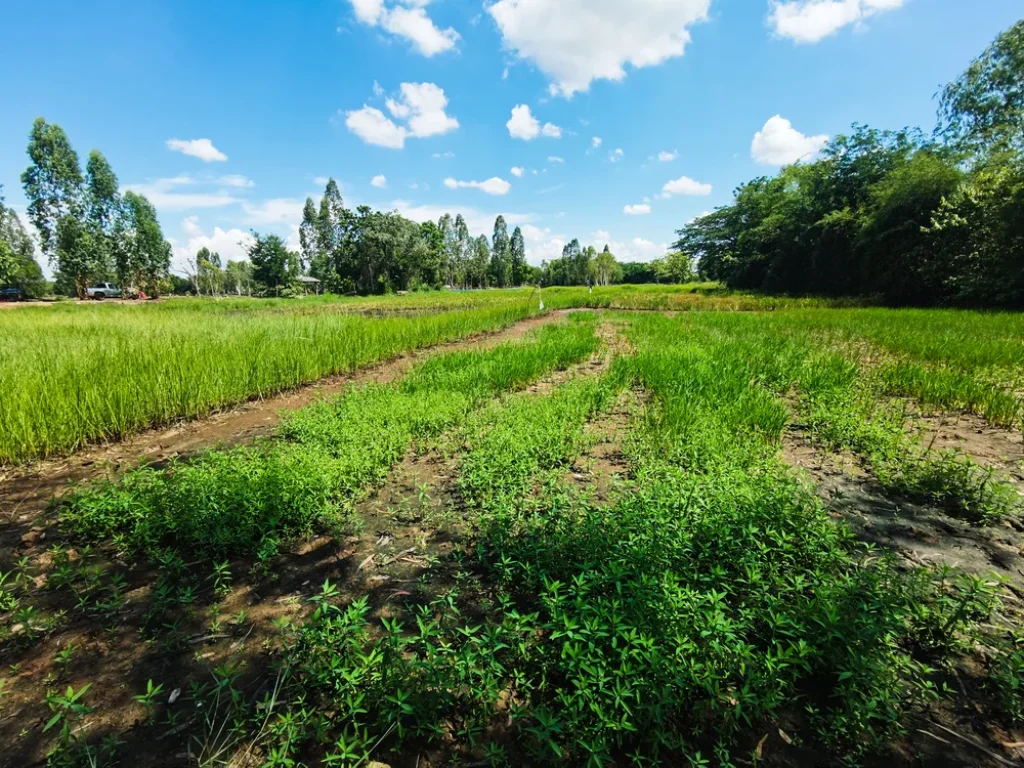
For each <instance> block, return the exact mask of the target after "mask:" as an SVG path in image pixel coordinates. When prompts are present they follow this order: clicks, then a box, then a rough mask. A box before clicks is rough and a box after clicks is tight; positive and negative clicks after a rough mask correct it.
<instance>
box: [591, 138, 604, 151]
mask: <svg viewBox="0 0 1024 768" xmlns="http://www.w3.org/2000/svg"><path fill="white" fill-rule="evenodd" d="M602 141H603V139H602V138H601V137H600V136H595V137H594V138H592V139H591V140H590V148H591V149H600V147H601V142H602Z"/></svg>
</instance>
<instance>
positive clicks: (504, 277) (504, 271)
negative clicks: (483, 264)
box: [490, 216, 512, 288]
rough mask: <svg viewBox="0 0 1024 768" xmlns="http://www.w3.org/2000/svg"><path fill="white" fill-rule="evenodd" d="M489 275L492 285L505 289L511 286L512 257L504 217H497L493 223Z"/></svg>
mask: <svg viewBox="0 0 1024 768" xmlns="http://www.w3.org/2000/svg"><path fill="white" fill-rule="evenodd" d="M490 273H491V281H492V285H495V286H497V287H498V288H505V287H507V286H509V285H511V284H512V256H511V253H510V243H509V239H508V225H507V224H506V223H505V217H504V216H498V218H497V219H495V221H494V236H493V237H492V238H491V264H490Z"/></svg>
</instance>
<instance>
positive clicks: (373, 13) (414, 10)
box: [352, 0, 459, 57]
mask: <svg viewBox="0 0 1024 768" xmlns="http://www.w3.org/2000/svg"><path fill="white" fill-rule="evenodd" d="M424 5H426V3H425V2H423V0H413V2H411V3H407V4H406V5H394V6H392V7H391V8H387V7H385V5H384V2H383V0H352V10H353V11H354V12H355V16H356V18H357V19H358V20H359V21H361V22H362V23H363V24H367V25H369V26H371V27H378V26H379V27H381V28H382V29H385V30H387V31H388V32H390V33H391V34H393V35H396V36H397V37H402V38H405V39H406V40H408V41H409V42H410V43H412V45H413V47H414V48H415V49H416V50H417V51H419V52H420V53H421V54H423V55H424V56H427V57H431V56H436V55H437V54H439V53H444V52H446V51H451V50H454V48H455V44H456V43H457V42H458V40H459V33H458V32H456V31H455V30H454V29H452V28H451V27H449V28H448V29H438V27H437V26H436V25H435V24H434V22H433V21H432V20H431V19H430V17H429V16H427V12H426V10H425V9H424V8H423V6H424Z"/></svg>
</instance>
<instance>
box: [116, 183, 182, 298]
mask: <svg viewBox="0 0 1024 768" xmlns="http://www.w3.org/2000/svg"><path fill="white" fill-rule="evenodd" d="M114 240H115V249H114V260H115V263H116V266H117V275H118V279H119V280H120V281H121V284H122V285H126V286H130V287H139V288H142V289H143V290H145V291H146V292H147V293H149V294H150V295H152V296H156V295H159V293H160V284H161V282H162V281H163V280H164V279H165V278H166V277H167V271H168V270H169V269H170V266H171V244H170V243H168V242H167V241H166V240H165V239H164V234H163V231H162V230H161V229H160V222H159V220H158V219H157V215H156V208H154V207H153V204H152V203H151V202H149V200H148V199H146V197H145V196H144V195H140V194H138V193H136V192H130V191H129V192H126V193H125V195H124V198H123V200H122V204H121V215H120V216H119V217H118V220H117V222H116V223H115V225H114Z"/></svg>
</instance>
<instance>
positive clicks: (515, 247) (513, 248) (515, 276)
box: [509, 227, 530, 285]
mask: <svg viewBox="0 0 1024 768" xmlns="http://www.w3.org/2000/svg"><path fill="white" fill-rule="evenodd" d="M509 261H510V262H511V267H512V284H513V285H523V284H524V283H526V281H527V280H528V279H529V276H530V269H529V265H528V264H527V263H526V241H525V240H524V239H523V230H521V229H520V228H519V227H516V228H515V230H514V231H513V232H512V239H511V240H510V241H509Z"/></svg>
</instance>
